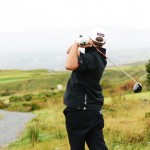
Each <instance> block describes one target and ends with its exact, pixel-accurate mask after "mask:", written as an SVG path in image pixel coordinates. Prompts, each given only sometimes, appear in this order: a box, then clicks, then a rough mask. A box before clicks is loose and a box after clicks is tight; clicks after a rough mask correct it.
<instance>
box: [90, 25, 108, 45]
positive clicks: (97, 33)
mask: <svg viewBox="0 0 150 150" xmlns="http://www.w3.org/2000/svg"><path fill="white" fill-rule="evenodd" d="M98 37H101V38H102V39H103V41H101V42H100V41H97V40H96V39H97V38H98ZM90 38H91V39H92V40H93V41H95V42H98V43H102V44H103V43H105V42H106V39H105V31H104V29H103V28H100V27H98V28H94V29H92V31H91V33H90Z"/></svg>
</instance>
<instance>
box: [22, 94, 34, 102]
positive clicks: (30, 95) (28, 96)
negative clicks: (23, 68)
mask: <svg viewBox="0 0 150 150" xmlns="http://www.w3.org/2000/svg"><path fill="white" fill-rule="evenodd" d="M23 98H24V100H25V101H31V100H32V94H27V95H24V96H23Z"/></svg>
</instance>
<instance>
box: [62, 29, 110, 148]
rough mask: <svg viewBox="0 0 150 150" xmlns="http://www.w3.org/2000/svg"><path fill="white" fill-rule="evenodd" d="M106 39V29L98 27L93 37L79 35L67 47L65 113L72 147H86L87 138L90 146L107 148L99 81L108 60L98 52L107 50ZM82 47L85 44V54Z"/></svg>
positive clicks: (92, 34)
mask: <svg viewBox="0 0 150 150" xmlns="http://www.w3.org/2000/svg"><path fill="white" fill-rule="evenodd" d="M105 43H106V41H105V33H104V31H103V29H101V28H97V29H94V30H93V31H92V32H91V34H90V37H85V36H80V37H79V38H77V39H76V40H75V42H74V44H73V45H72V46H71V47H70V48H69V49H68V51H67V53H68V56H67V61H66V69H67V70H71V71H72V74H71V76H70V79H69V81H68V84H67V87H66V91H65V94H64V104H65V105H66V106H67V107H66V108H65V110H64V115H65V118H66V129H67V133H68V138H69V143H70V147H71V150H85V142H86V143H87V145H88V147H89V149H90V150H107V147H106V144H105V141H104V137H103V131H102V130H103V127H104V119H103V115H102V106H103V102H104V97H103V94H102V88H101V85H100V84H99V83H100V80H101V77H102V74H103V71H104V69H105V67H106V64H107V62H106V57H104V56H103V55H101V54H100V53H99V52H98V50H100V51H101V52H103V53H104V54H105V53H106V49H105V48H103V45H104V44H105ZM79 47H82V48H85V54H83V53H81V52H79V51H78V48H79ZM97 49H98V50H97Z"/></svg>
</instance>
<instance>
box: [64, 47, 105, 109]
mask: <svg viewBox="0 0 150 150" xmlns="http://www.w3.org/2000/svg"><path fill="white" fill-rule="evenodd" d="M99 50H101V51H102V52H103V53H104V54H105V53H106V49H104V48H99ZM78 61H79V67H78V68H77V69H76V70H75V71H73V72H72V74H71V76H70V79H69V81H68V84H67V87H66V91H65V94H64V104H65V105H66V106H68V107H71V108H76V109H84V110H86V109H87V110H101V107H102V105H103V101H104V97H103V94H102V88H101V86H100V84H99V83H100V79H101V77H102V74H103V71H104V69H105V67H106V64H107V62H106V58H105V57H104V56H102V55H101V54H100V53H99V52H98V51H97V50H96V49H95V48H94V47H91V48H86V49H85V54H83V53H81V54H80V57H79V58H78Z"/></svg>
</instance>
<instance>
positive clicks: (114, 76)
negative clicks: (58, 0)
mask: <svg viewBox="0 0 150 150" xmlns="http://www.w3.org/2000/svg"><path fill="white" fill-rule="evenodd" d="M122 68H123V69H124V70H125V71H126V72H127V73H129V74H130V75H131V76H132V77H133V78H134V79H135V80H137V81H139V82H141V83H142V84H143V83H144V84H145V80H146V70H145V64H143V63H142V64H138V63H135V64H134V65H133V64H132V65H123V66H122ZM70 73H71V72H70V71H49V70H46V69H39V70H0V93H2V92H5V91H7V92H8V91H9V92H21V91H26V92H31V91H32V92H33V91H37V90H50V89H56V87H57V85H58V84H62V85H63V88H64V89H65V86H66V83H67V80H68V78H69V76H70ZM128 83H131V84H133V82H132V81H131V79H130V78H129V77H127V76H126V75H125V74H124V73H122V72H121V71H120V70H119V69H118V68H117V67H107V68H106V70H105V72H104V74H103V78H102V81H101V84H102V86H103V89H104V90H108V89H109V88H110V89H112V88H116V87H117V88H120V87H122V86H125V85H126V84H128Z"/></svg>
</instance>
